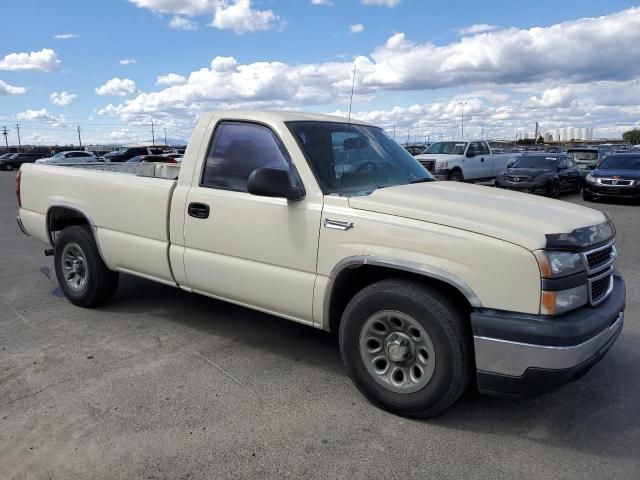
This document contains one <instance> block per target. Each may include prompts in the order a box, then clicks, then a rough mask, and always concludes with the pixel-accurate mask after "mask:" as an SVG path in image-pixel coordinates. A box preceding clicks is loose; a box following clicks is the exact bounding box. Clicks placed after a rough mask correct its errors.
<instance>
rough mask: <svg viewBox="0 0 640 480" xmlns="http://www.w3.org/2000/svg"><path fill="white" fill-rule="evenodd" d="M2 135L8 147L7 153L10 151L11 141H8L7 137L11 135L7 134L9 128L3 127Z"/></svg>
mask: <svg viewBox="0 0 640 480" xmlns="http://www.w3.org/2000/svg"><path fill="white" fill-rule="evenodd" d="M2 134H3V135H4V144H5V145H6V146H7V152H8V151H9V140H7V135H9V133H8V132H7V127H2Z"/></svg>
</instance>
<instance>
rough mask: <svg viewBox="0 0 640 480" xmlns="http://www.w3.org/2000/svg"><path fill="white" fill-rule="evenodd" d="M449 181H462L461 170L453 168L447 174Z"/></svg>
mask: <svg viewBox="0 0 640 480" xmlns="http://www.w3.org/2000/svg"><path fill="white" fill-rule="evenodd" d="M449 181H450V182H464V175H462V170H460V169H458V168H455V169H453V170H452V171H451V173H450V174H449Z"/></svg>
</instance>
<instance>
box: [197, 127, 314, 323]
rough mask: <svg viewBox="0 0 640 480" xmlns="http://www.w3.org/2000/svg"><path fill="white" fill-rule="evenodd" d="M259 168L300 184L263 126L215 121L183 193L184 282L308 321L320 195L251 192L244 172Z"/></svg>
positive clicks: (276, 139)
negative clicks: (201, 161)
mask: <svg viewBox="0 0 640 480" xmlns="http://www.w3.org/2000/svg"><path fill="white" fill-rule="evenodd" d="M261 167H270V168H279V169H283V170H287V171H288V172H289V174H290V178H291V180H292V183H294V182H295V183H297V184H298V186H302V184H301V181H300V180H299V178H298V176H297V173H296V171H295V168H294V167H293V164H292V162H291V159H290V158H289V154H288V152H287V151H286V149H285V147H284V145H283V143H282V142H281V140H280V138H279V137H278V136H277V135H276V133H275V132H273V131H272V130H271V129H270V128H269V127H267V126H265V125H261V124H257V123H251V122H244V121H220V122H219V123H218V124H217V125H216V127H215V130H214V133H213V139H212V141H211V142H210V144H209V149H208V153H207V157H206V161H205V162H204V165H203V169H202V171H201V172H196V175H195V176H194V180H193V184H194V185H193V187H192V188H191V189H190V190H189V193H188V194H187V201H186V210H187V211H186V212H185V216H184V219H185V220H184V242H185V251H184V267H185V273H186V277H187V281H188V284H189V286H190V287H191V288H192V289H193V290H194V291H197V292H200V293H204V294H207V295H210V296H214V297H218V298H222V299H225V300H229V301H232V302H236V303H240V304H243V305H247V306H251V307H253V308H256V309H259V310H263V311H268V312H278V314H280V315H282V316H286V317H289V318H291V319H293V320H298V321H302V322H304V323H312V321H313V319H312V303H313V287H314V283H315V278H316V260H317V254H318V237H319V229H320V215H321V211H322V196H318V197H314V196H312V195H309V196H307V197H305V198H304V199H302V200H300V201H288V200H286V199H284V198H268V197H261V196H255V195H251V194H249V193H247V183H248V179H249V175H250V174H251V173H252V172H253V171H254V170H255V169H257V168H261Z"/></svg>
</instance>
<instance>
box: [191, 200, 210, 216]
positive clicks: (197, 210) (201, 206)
mask: <svg viewBox="0 0 640 480" xmlns="http://www.w3.org/2000/svg"><path fill="white" fill-rule="evenodd" d="M187 212H188V213H189V215H190V216H192V217H193V218H209V205H207V204H205V203H190V204H189V207H188V208H187Z"/></svg>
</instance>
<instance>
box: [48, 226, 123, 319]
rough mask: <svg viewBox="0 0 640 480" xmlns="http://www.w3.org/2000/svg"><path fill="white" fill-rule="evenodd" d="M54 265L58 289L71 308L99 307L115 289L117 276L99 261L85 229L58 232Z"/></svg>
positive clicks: (86, 228)
mask: <svg viewBox="0 0 640 480" xmlns="http://www.w3.org/2000/svg"><path fill="white" fill-rule="evenodd" d="M54 263H55V269H56V276H57V278H58V283H59V284H60V288H61V289H62V291H63V292H64V294H65V296H66V297H67V298H68V299H69V301H70V302H71V303H73V304H74V305H78V306H80V307H97V306H99V305H102V304H104V303H105V302H107V301H108V300H109V299H110V298H111V297H112V296H113V294H114V293H115V291H116V288H117V287H118V273H117V272H112V271H111V270H109V269H108V268H107V267H106V265H105V264H104V262H103V261H102V258H101V257H100V253H99V252H98V247H97V245H96V243H95V240H94V238H93V235H92V234H91V230H90V229H89V227H86V226H73V227H67V228H65V229H64V230H63V231H62V233H61V234H60V235H59V236H58V238H57V239H56V245H55V250H54Z"/></svg>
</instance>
